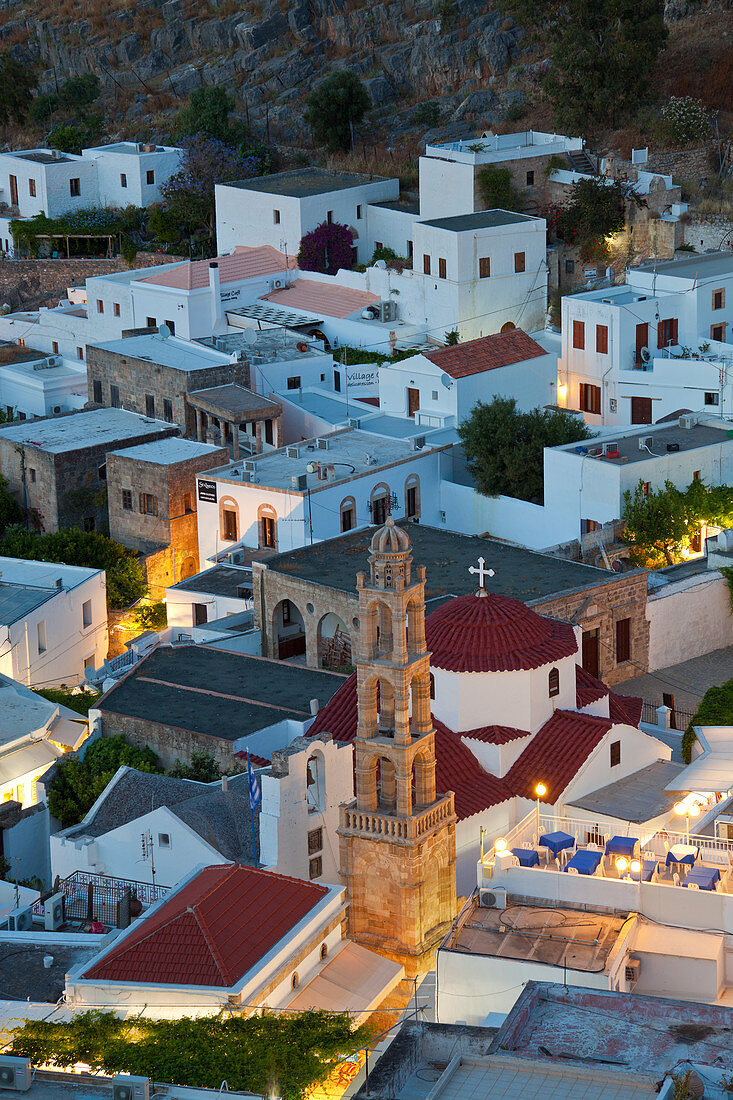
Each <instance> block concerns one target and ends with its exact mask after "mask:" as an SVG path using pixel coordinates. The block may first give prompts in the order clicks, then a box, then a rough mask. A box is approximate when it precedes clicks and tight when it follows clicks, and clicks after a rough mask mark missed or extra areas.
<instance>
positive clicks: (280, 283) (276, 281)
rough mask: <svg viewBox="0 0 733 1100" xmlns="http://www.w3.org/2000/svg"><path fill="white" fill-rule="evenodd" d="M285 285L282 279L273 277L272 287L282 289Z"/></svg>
mask: <svg viewBox="0 0 733 1100" xmlns="http://www.w3.org/2000/svg"><path fill="white" fill-rule="evenodd" d="M283 286H284V283H283V280H282V279H273V280H272V289H273V290H282V288H283Z"/></svg>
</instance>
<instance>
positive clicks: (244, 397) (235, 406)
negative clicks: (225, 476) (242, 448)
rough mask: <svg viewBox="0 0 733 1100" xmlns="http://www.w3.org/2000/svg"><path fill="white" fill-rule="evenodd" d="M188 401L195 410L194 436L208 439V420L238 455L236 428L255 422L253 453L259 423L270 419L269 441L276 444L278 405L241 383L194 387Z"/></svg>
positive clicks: (259, 450) (258, 449) (258, 440)
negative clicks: (206, 388) (202, 388)
mask: <svg viewBox="0 0 733 1100" xmlns="http://www.w3.org/2000/svg"><path fill="white" fill-rule="evenodd" d="M187 399H188V404H189V405H190V406H191V407H192V408H193V409H195V410H196V438H197V439H198V440H200V441H201V442H203V443H206V442H208V440H207V434H208V428H209V420H210V421H211V423H212V425H213V426H214V427H215V428H219V427H221V433H222V435H221V441H222V443H223V444H228V445H229V446H230V447H231V448H232V458H233V459H237V458H239V428H240V426H242V425H246V424H254V426H255V453H256V454H261V453H262V425H263V424H264V423H266V422H267V421H268V420H269V421H271V422H272V442H273V444H274V446H275V447H279V446H280V424H281V419H282V411H283V410H282V405H280V404H279V403H278V402H277V401H272V400H270V399H269V398H267V397H264V396H263V395H262V394H260V393H255V392H254V391H253V390H248V389H246V388H245V387H244V386H237V385H235V384H233V383H232V384H230V385H226V386H214V387H212V388H211V389H208V390H194V391H193V392H192V393H189V394H188V395H187Z"/></svg>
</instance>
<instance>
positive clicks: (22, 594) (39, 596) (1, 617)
mask: <svg viewBox="0 0 733 1100" xmlns="http://www.w3.org/2000/svg"><path fill="white" fill-rule="evenodd" d="M56 591H57V590H56V589H55V588H37V587H36V586H35V585H28V584H14V583H12V582H8V581H2V580H0V623H2V624H3V626H10V625H11V623H17V622H18V620H19V619H24V618H25V617H26V615H30V613H31V611H35V609H36V608H37V607H42V606H43V604H44V603H46V602H47V601H48V600H52V599H53V597H54V596H55V595H56Z"/></svg>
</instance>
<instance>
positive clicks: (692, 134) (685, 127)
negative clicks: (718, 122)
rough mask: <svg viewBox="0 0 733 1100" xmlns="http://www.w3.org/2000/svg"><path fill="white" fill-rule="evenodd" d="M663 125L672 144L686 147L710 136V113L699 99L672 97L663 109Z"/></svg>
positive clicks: (686, 96) (687, 96) (664, 131)
mask: <svg viewBox="0 0 733 1100" xmlns="http://www.w3.org/2000/svg"><path fill="white" fill-rule="evenodd" d="M661 125H662V131H663V133H664V135H665V137H666V138H667V139H668V140H669V141H670V142H672V143H674V144H677V145H686V144H687V143H688V142H691V141H695V140H698V139H700V138H705V137H707V136H708V134H709V133H710V113H709V112H708V110H707V109H706V107H705V105H704V104H703V103H702V102H701V101H700V100H699V99H694V98H693V97H692V96H689V95H684V96H672V98H671V99H670V100H669V101H668V102H667V103H665V105H664V107H662V111H661Z"/></svg>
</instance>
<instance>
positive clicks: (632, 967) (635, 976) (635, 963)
mask: <svg viewBox="0 0 733 1100" xmlns="http://www.w3.org/2000/svg"><path fill="white" fill-rule="evenodd" d="M640 973H641V959H634V958H632V957H631V956H629V957H628V959H627V960H626V965H625V967H624V977H625V978H626V981H627V982H628V983H629V984H630V985H635V984H636V983H637V982H638V980H639V974H640Z"/></svg>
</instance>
